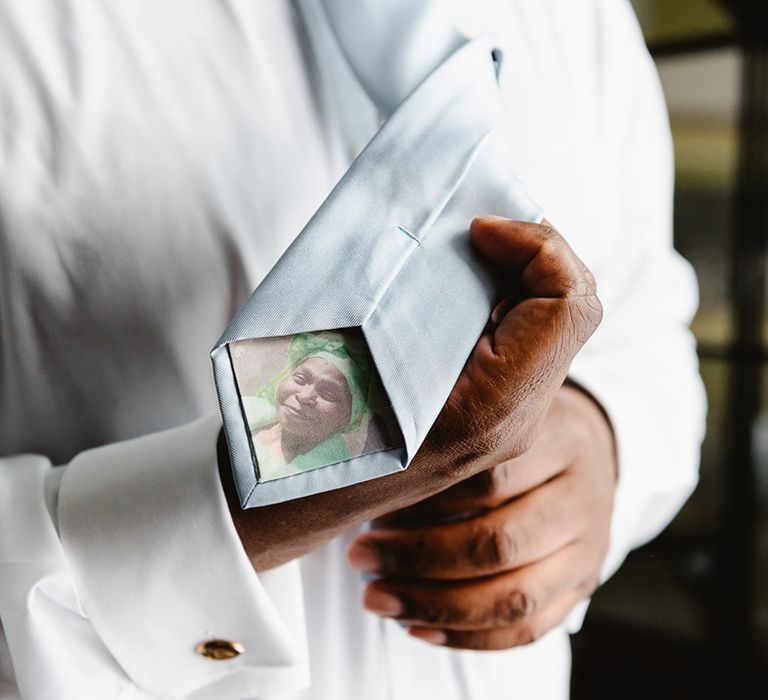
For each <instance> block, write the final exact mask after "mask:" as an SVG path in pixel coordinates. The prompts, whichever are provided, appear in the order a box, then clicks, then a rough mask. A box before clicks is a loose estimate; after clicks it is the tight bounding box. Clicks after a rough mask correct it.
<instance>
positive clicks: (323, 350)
mask: <svg viewBox="0 0 768 700" xmlns="http://www.w3.org/2000/svg"><path fill="white" fill-rule="evenodd" d="M310 357H319V358H321V359H323V360H325V361H326V362H328V363H330V364H332V365H333V366H334V367H336V369H338V370H339V372H341V373H342V375H343V376H344V379H345V380H346V382H347V387H348V388H349V393H350V394H351V395H352V410H351V414H350V419H349V423H347V425H346V426H345V427H343V428H341V430H340V431H339V432H343V433H346V432H351V431H353V430H357V429H358V428H359V427H360V426H361V425H362V423H363V422H364V421H365V420H367V419H369V418H370V417H371V405H372V400H373V396H372V394H373V392H374V391H375V389H376V386H375V385H376V382H374V381H373V379H374V375H373V371H372V367H371V358H370V354H369V353H368V350H367V348H366V347H365V345H364V343H363V342H361V341H360V340H358V339H357V338H354V337H352V336H348V335H344V334H343V333H340V332H338V331H322V332H320V333H298V334H296V335H294V336H293V337H292V338H291V346H290V349H289V351H288V366H287V367H286V368H285V369H283V370H281V371H280V372H278V373H277V374H276V375H275V376H274V377H272V378H271V379H270V380H269V381H268V382H267V383H266V384H264V386H263V387H262V388H261V389H260V390H259V393H258V397H259V398H261V399H264V400H266V401H268V402H269V403H270V404H271V405H272V406H273V407H274V406H275V405H276V403H277V390H278V387H279V386H280V382H282V381H283V379H285V378H286V377H287V376H288V375H289V374H291V372H293V370H295V369H296V368H297V367H298V366H299V365H300V364H301V363H302V362H304V361H305V360H308V359H309V358H310ZM270 421H274V412H273V413H272V416H271V417H267V416H264V418H263V419H262V420H261V421H259V422H260V423H261V425H266V424H267V423H268V422H270ZM255 427H257V426H255V425H253V424H251V429H254V428H255Z"/></svg>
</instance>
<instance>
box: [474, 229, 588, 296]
mask: <svg viewBox="0 0 768 700" xmlns="http://www.w3.org/2000/svg"><path fill="white" fill-rule="evenodd" d="M469 239H470V241H471V242H472V244H473V245H474V246H475V248H476V249H477V250H478V251H479V252H480V253H481V255H483V256H484V257H485V258H486V259H487V260H488V262H490V263H491V265H492V266H493V267H494V268H496V269H500V270H505V271H521V272H522V279H523V289H524V292H525V293H526V295H527V296H530V297H545V298H547V297H556V298H565V297H568V296H571V295H574V294H575V295H591V294H594V293H595V280H594V277H593V276H592V273H591V272H590V271H589V268H587V266H586V265H585V264H584V263H583V262H582V261H581V259H580V258H579V257H578V256H577V255H576V253H574V252H573V249H572V248H571V247H570V246H569V245H568V243H567V242H566V240H565V239H564V238H563V237H562V236H561V235H560V234H559V233H558V231H557V230H556V229H555V228H554V227H553V226H552V224H550V223H549V222H548V221H546V220H545V221H544V222H542V223H541V224H534V223H529V222H526V221H515V220H513V219H505V218H503V217H500V216H481V217H478V218H476V219H474V221H472V223H471V225H470V228H469Z"/></svg>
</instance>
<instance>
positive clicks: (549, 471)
mask: <svg viewBox="0 0 768 700" xmlns="http://www.w3.org/2000/svg"><path fill="white" fill-rule="evenodd" d="M562 412H563V411H562V409H561V407H560V405H559V403H558V402H557V401H555V403H554V404H553V407H552V410H550V412H549V414H548V415H547V418H546V419H545V421H544V425H543V427H542V430H541V432H540V433H539V435H538V437H537V438H536V442H535V443H534V444H533V446H532V447H531V448H530V449H529V450H528V451H527V452H525V453H524V454H522V455H521V456H520V457H518V458H516V459H511V460H506V461H503V462H501V463H500V464H497V465H496V466H494V467H491V468H490V469H486V470H483V471H481V472H479V473H478V474H475V475H474V476H472V477H470V478H469V479H465V480H464V481H462V482H460V483H458V484H456V485H454V486H452V487H450V488H449V489H446V490H445V491H442V492H441V493H438V494H437V495H435V496H432V497H431V498H428V499H426V500H424V501H421V502H420V503H416V504H415V505H413V506H409V507H408V508H403V509H401V510H398V511H395V512H393V513H389V514H387V515H385V516H382V517H381V518H378V519H377V520H376V521H375V522H374V526H375V527H413V526H415V525H427V524H436V523H439V522H446V521H451V520H465V519H467V518H470V517H474V516H476V515H479V514H480V513H482V512H485V511H486V510H488V509H491V508H498V507H499V506H501V505H503V504H504V503H506V502H508V501H509V500H510V499H512V498H515V497H517V496H520V495H522V494H523V493H525V492H527V491H530V490H531V489H533V488H535V487H537V486H540V485H541V484H543V483H545V482H547V481H549V480H550V479H552V478H554V477H555V476H557V475H558V474H560V473H562V472H563V471H564V470H565V469H567V468H568V467H569V466H570V464H571V461H572V459H573V453H574V444H575V441H574V439H573V436H572V435H571V433H572V432H573V428H572V425H571V424H572V423H573V422H574V421H568V420H563V418H562V416H561V415H560V414H561V413H562Z"/></svg>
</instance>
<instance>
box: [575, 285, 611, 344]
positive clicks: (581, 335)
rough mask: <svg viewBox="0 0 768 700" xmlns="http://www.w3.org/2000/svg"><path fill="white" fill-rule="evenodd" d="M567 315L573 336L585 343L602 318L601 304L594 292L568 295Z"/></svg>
mask: <svg viewBox="0 0 768 700" xmlns="http://www.w3.org/2000/svg"><path fill="white" fill-rule="evenodd" d="M567 301H568V316H569V320H570V325H571V331H572V333H573V336H574V337H575V338H576V340H577V341H578V342H579V343H582V344H583V343H585V342H586V341H587V339H588V338H589V337H590V336H591V335H592V333H594V332H595V330H596V329H597V327H598V326H599V325H600V323H601V322H602V320H603V305H602V303H601V302H600V299H599V298H598V297H597V295H596V294H595V293H589V294H583V293H577V292H575V291H574V292H573V293H570V294H569V295H568V299H567Z"/></svg>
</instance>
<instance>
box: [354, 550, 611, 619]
mask: <svg viewBox="0 0 768 700" xmlns="http://www.w3.org/2000/svg"><path fill="white" fill-rule="evenodd" d="M587 550H588V547H587V546H585V545H583V544H582V543H581V542H574V543H572V544H569V545H567V546H565V547H563V548H562V549H560V550H558V551H557V552H555V553H554V554H551V555H550V556H548V557H546V558H544V559H543V560H541V561H540V562H536V563H535V564H530V565H528V566H525V567H522V568H520V569H517V570H515V571H513V572H509V573H504V574H499V575H497V576H491V577H486V578H482V579H475V580H471V581H457V582H437V581H430V580H425V579H393V578H383V579H378V580H376V581H374V582H372V583H371V584H369V586H368V588H367V589H366V592H365V596H364V598H363V605H364V606H365V608H366V609H368V610H370V611H371V612H374V613H377V614H379V615H382V616H384V617H396V618H398V619H399V620H402V621H406V622H409V623H411V624H418V625H425V626H428V627H439V628H444V629H454V630H484V629H494V628H502V627H507V626H509V625H511V624H513V623H515V622H517V621H518V620H520V619H521V618H524V617H530V616H531V615H535V614H536V613H537V612H538V611H540V610H544V609H546V608H547V607H548V606H549V605H550V604H551V603H553V602H554V601H555V600H557V599H558V598H560V597H561V596H562V595H563V594H565V593H566V592H568V591H569V590H572V589H578V590H579V591H581V592H582V593H583V594H584V595H587V594H588V593H590V592H591V591H592V590H593V588H594V584H595V582H596V572H597V571H598V570H599V562H596V561H594V560H593V559H594V558H593V557H591V556H590V553H589V551H587Z"/></svg>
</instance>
